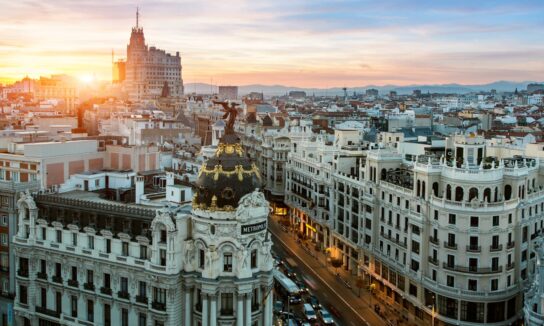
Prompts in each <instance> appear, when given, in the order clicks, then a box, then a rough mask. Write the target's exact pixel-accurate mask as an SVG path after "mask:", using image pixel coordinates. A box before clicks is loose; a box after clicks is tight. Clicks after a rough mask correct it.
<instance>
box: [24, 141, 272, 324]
mask: <svg viewBox="0 0 544 326" xmlns="http://www.w3.org/2000/svg"><path fill="white" fill-rule="evenodd" d="M229 136H230V138H229ZM232 137H233V135H227V136H226V137H225V140H224V141H223V140H222V142H221V143H220V144H219V146H218V150H217V153H216V156H215V157H214V158H211V159H210V160H209V161H208V162H206V163H205V164H204V165H203V167H202V169H201V171H200V174H199V179H198V180H197V188H196V194H195V197H194V198H193V201H192V205H191V202H185V203H180V204H177V205H170V206H167V207H164V208H161V209H158V210H157V209H151V208H149V207H145V206H143V205H137V204H131V203H119V202H111V201H107V200H105V199H102V198H100V196H99V194H97V193H93V192H84V191H70V192H66V193H59V194H36V195H30V194H29V193H25V194H22V195H21V198H20V199H19V201H18V203H17V206H18V211H19V216H18V230H17V233H16V235H15V236H14V238H13V245H14V246H15V260H16V266H17V277H16V288H17V291H16V299H15V303H14V310H15V321H16V324H17V325H61V324H62V325H122V326H124V325H139V326H144V325H146V326H159V325H187V326H189V325H190V326H193V325H205V326H215V325H237V326H242V325H252V326H253V325H255V326H264V325H267V326H268V325H272V302H273V299H272V293H271V289H272V282H273V280H272V267H273V259H272V257H271V253H270V249H271V246H272V242H271V239H270V235H269V234H268V232H267V217H268V213H269V204H268V202H267V201H266V200H265V199H264V195H263V194H262V193H261V192H259V191H258V189H256V187H257V186H258V185H259V180H260V175H259V171H258V169H257V168H256V166H255V165H254V164H252V163H251V162H250V161H249V160H248V159H247V158H246V156H245V154H244V152H243V150H242V148H241V146H240V145H239V143H236V140H235V139H234V140H233V139H232ZM218 162H221V163H220V164H217V163H218Z"/></svg>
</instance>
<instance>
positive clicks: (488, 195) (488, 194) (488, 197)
mask: <svg viewBox="0 0 544 326" xmlns="http://www.w3.org/2000/svg"><path fill="white" fill-rule="evenodd" d="M484 200H485V201H487V202H488V203H490V202H491V189H489V188H485V190H484Z"/></svg>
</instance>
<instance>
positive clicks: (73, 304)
mask: <svg viewBox="0 0 544 326" xmlns="http://www.w3.org/2000/svg"><path fill="white" fill-rule="evenodd" d="M70 306H71V308H72V309H71V310H72V317H75V318H77V297H76V296H75V295H72V296H71V297H70Z"/></svg>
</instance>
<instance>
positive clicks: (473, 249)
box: [467, 245, 482, 252]
mask: <svg viewBox="0 0 544 326" xmlns="http://www.w3.org/2000/svg"><path fill="white" fill-rule="evenodd" d="M481 251H482V247H481V246H474V245H468V246H467V252H481Z"/></svg>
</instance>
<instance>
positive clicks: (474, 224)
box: [454, 216, 479, 228]
mask: <svg viewBox="0 0 544 326" xmlns="http://www.w3.org/2000/svg"><path fill="white" fill-rule="evenodd" d="M478 222H479V221H478V216H471V217H470V227H471V228H477V227H478ZM454 224H455V223H454Z"/></svg>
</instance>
